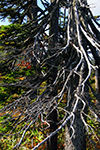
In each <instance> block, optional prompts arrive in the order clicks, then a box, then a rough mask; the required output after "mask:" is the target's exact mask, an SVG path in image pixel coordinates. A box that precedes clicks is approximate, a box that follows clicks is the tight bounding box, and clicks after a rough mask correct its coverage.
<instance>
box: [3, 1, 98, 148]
mask: <svg viewBox="0 0 100 150" xmlns="http://www.w3.org/2000/svg"><path fill="white" fill-rule="evenodd" d="M35 2H36V1H35ZM41 3H42V5H43V6H44V7H43V9H41V8H39V6H38V5H37V3H35V4H34V2H33V1H32V0H28V1H26V0H20V1H16V0H13V1H10V0H7V1H5V0H3V1H1V2H0V15H1V16H2V18H4V17H7V16H10V18H11V20H12V21H13V23H15V22H18V23H20V24H22V27H21V28H22V30H23V32H20V33H19V32H17V33H16V32H14V35H15V38H14V41H16V40H18V39H19V45H20V49H19V48H18V47H16V45H15V47H14V48H13V47H11V45H10V47H9V46H5V49H6V50H7V49H8V50H9V51H12V52H13V53H14V54H13V55H12V54H11V56H9V57H8V56H7V58H6V56H5V62H3V63H2V64H1V65H0V67H1V69H2V67H4V66H5V65H6V66H9V65H10V69H12V70H13V71H14V70H15V69H16V66H17V69H18V63H19V61H22V60H23V58H24V59H25V60H26V61H30V63H31V65H32V66H33V67H34V69H35V71H34V74H33V76H32V77H26V79H24V80H23V81H19V82H16V83H9V84H8V83H7V84H4V85H3V84H2V85H3V86H22V87H26V91H25V93H23V94H22V95H21V97H20V98H18V99H16V100H15V101H14V102H12V103H11V104H9V105H6V106H5V107H4V108H2V109H1V110H0V111H1V112H2V114H3V116H5V118H6V119H5V120H4V122H2V126H6V125H7V124H8V125H9V123H10V125H11V127H12V128H11V132H8V133H1V135H2V136H3V135H9V136H10V135H11V134H12V135H14V134H19V136H20V140H19V142H18V143H17V144H16V145H15V147H14V148H16V147H19V146H20V145H21V143H22V140H23V139H24V136H25V133H26V132H27V131H28V130H29V128H32V130H34V129H36V128H37V129H38V130H41V131H42V132H44V131H45V130H46V129H47V128H50V126H52V124H53V123H55V122H54V120H53V117H54V116H52V114H53V113H55V112H57V113H58V117H59V116H60V114H61V113H62V114H63V115H62V116H63V117H59V118H58V120H57V123H56V128H55V131H51V132H50V133H48V135H46V137H44V139H43V141H42V142H40V143H38V144H37V146H35V147H34V148H33V150H35V149H37V148H38V147H39V146H40V145H42V144H43V143H44V142H46V141H48V140H49V139H50V138H52V137H53V136H54V135H56V134H57V132H59V130H61V129H62V128H63V127H65V131H66V135H65V149H68V150H74V149H77V150H85V149H86V140H85V137H86V134H87V135H88V138H89V139H90V141H91V142H92V139H91V136H92V135H95V137H96V139H97V140H98V141H99V137H98V136H97V135H96V133H95V131H94V127H92V126H91V125H90V124H89V123H88V122H87V119H90V118H91V119H92V120H95V122H97V123H100V119H99V117H98V116H99V115H100V112H99V109H100V98H99V94H97V93H96V89H93V88H92V86H91V74H92V73H93V72H95V70H96V69H99V67H100V56H99V53H97V52H98V51H99V52H100V32H99V31H98V29H97V28H96V24H97V25H98V26H99V27H100V24H99V23H98V22H97V20H96V18H94V17H93V15H92V12H91V10H90V8H89V5H88V4H87V0H70V1H69V0H67V1H64V0H55V1H51V2H50V3H49V2H48V1H46V0H44V1H41ZM5 6H8V7H5ZM36 7H37V9H36ZM34 11H35V15H36V17H35V15H34V13H32V12H34ZM27 16H28V18H29V19H28V21H27V22H25V23H24V22H23V19H25V17H27ZM5 38H6V40H8V41H10V40H12V37H10V36H9V37H4V38H3V39H2V41H3V40H4V39H5ZM2 45H3V42H2ZM91 58H92V59H91ZM94 61H95V63H93V62H94ZM95 64H96V65H95ZM99 78H100V77H99ZM41 91H42V92H41ZM91 93H92V95H93V96H94V97H95V100H96V102H93V101H92V99H91V96H90V95H91ZM65 95H66V102H65V103H64V102H63V99H64V96H65ZM57 113H55V116H57ZM40 116H41V123H44V122H45V124H46V126H45V127H44V128H43V126H42V129H40V128H41V123H40V124H39V125H38V126H37V125H36V123H37V122H39V117H40ZM51 116H52V117H51ZM91 116H92V117H91ZM21 125H22V128H21V129H19V130H17V131H16V128H17V127H19V126H21ZM51 128H52V127H51ZM92 143H93V142H92ZM94 147H95V143H94ZM51 149H52V146H51Z"/></svg>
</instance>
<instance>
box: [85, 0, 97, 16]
mask: <svg viewBox="0 0 100 150" xmlns="http://www.w3.org/2000/svg"><path fill="white" fill-rule="evenodd" d="M87 2H88V4H89V5H90V9H91V10H92V12H93V15H100V0H87Z"/></svg>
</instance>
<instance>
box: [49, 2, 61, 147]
mask: <svg viewBox="0 0 100 150" xmlns="http://www.w3.org/2000/svg"><path fill="white" fill-rule="evenodd" d="M55 3H56V0H51V4H55ZM58 12H59V8H57V10H56V12H55V13H54V14H53V18H52V20H51V22H50V30H49V34H50V35H53V36H52V37H51V38H50V40H49V45H50V47H51V49H52V48H55V46H56V43H57V42H58ZM48 67H49V65H48ZM56 75H57V69H56V68H55V70H54V72H53V73H52V75H51V77H50V79H48V81H47V83H49V84H50V82H51V83H53V82H54V80H55V78H56ZM55 95H57V90H55V91H52V92H51V94H50V96H51V97H54V96H55ZM51 107H52V106H51ZM48 119H49V120H50V133H51V132H53V131H55V130H56V129H57V111H56V109H55V110H53V112H52V113H51V114H50V115H49V117H48ZM47 150H57V134H55V135H54V136H53V137H51V138H50V139H49V140H48V141H47Z"/></svg>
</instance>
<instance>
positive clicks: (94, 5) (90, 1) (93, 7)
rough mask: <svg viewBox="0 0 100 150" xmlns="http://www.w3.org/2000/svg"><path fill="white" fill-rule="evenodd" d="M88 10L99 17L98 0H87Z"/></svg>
mask: <svg viewBox="0 0 100 150" xmlns="http://www.w3.org/2000/svg"><path fill="white" fill-rule="evenodd" d="M87 1H88V4H89V5H90V8H91V10H92V12H93V15H100V0H87ZM7 24H9V22H8V20H7V19H6V20H5V21H2V22H0V25H7Z"/></svg>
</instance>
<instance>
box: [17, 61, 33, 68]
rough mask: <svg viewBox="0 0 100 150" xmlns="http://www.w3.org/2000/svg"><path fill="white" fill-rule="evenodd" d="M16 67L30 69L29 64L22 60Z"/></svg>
mask: <svg viewBox="0 0 100 150" xmlns="http://www.w3.org/2000/svg"><path fill="white" fill-rule="evenodd" d="M17 66H21V67H26V69H31V63H30V62H27V61H24V60H23V61H22V62H21V63H19V64H18V65H17Z"/></svg>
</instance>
